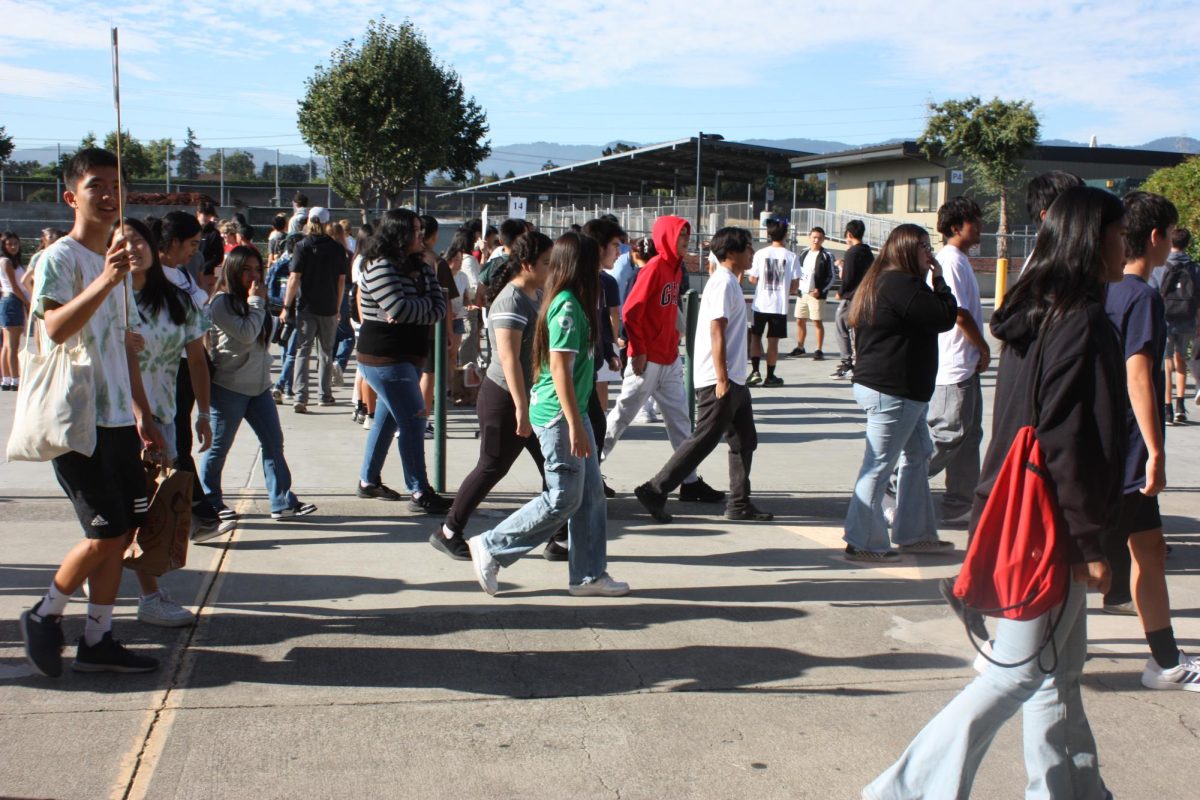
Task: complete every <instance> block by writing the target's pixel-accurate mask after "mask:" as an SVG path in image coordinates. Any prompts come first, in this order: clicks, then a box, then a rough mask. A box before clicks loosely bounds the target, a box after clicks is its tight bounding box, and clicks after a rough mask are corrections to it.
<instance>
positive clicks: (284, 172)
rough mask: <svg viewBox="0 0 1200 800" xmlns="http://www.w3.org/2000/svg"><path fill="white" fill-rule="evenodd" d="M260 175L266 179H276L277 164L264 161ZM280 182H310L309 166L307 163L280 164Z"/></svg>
mask: <svg viewBox="0 0 1200 800" xmlns="http://www.w3.org/2000/svg"><path fill="white" fill-rule="evenodd" d="M259 177H261V178H262V179H263V180H265V181H274V180H275V165H274V164H272V163H271V162H270V161H264V162H263V165H262V172H261V173H259ZM279 182H280V183H281V184H285V183H308V166H307V165H306V164H280V165H279Z"/></svg>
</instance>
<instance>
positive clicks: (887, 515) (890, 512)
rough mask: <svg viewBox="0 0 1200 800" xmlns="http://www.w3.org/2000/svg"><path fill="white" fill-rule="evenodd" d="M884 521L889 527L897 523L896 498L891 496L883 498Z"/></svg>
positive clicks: (886, 495) (887, 495)
mask: <svg viewBox="0 0 1200 800" xmlns="http://www.w3.org/2000/svg"><path fill="white" fill-rule="evenodd" d="M883 521H884V522H886V523H887V524H888V527H889V528H890V527H892V525H894V524H895V522H896V498H894V497H892V496H891V495H890V494H885V495H884V496H883Z"/></svg>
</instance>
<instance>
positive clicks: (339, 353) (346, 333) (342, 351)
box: [333, 291, 354, 372]
mask: <svg viewBox="0 0 1200 800" xmlns="http://www.w3.org/2000/svg"><path fill="white" fill-rule="evenodd" d="M333 347H334V351H333V352H334V355H333V360H334V361H336V362H337V365H338V366H339V367H341V368H342V371H343V372H345V371H346V366H347V365H348V364H349V363H350V354H351V353H353V352H354V328H353V327H352V326H351V325H350V292H349V291H347V292H346V293H345V294H344V295H342V310H341V311H340V312H338V324H337V338H336V339H335V344H334V346H333Z"/></svg>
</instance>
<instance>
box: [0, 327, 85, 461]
mask: <svg viewBox="0 0 1200 800" xmlns="http://www.w3.org/2000/svg"><path fill="white" fill-rule="evenodd" d="M26 333H27V336H26V337H25V346H24V347H23V348H22V349H21V354H20V358H21V384H20V390H19V391H18V393H17V411H16V414H15V415H14V417H13V427H12V435H11V436H9V438H8V448H7V452H8V460H9V461H49V460H50V459H52V458H54V457H56V456H61V455H62V454H63V453H67V452H70V451H72V450H74V451H75V452H77V453H82V454H83V455H85V456H90V455H91V454H92V453H93V452H95V450H96V390H95V375H94V373H93V368H92V359H91V357H90V356H89V355H88V353H87V349H86V348H85V347H84V345H83V339H82V334H81V335H79V336H75V337H72V338H71V339H70V340H69V341H67V342H65V343H63V344H55V343H54V342H53V341H52V340H51V339H50V337H49V336H47V335H45V329H44V327H43V323H42V321H41V319H39V318H38V317H37V316H36V315H34V314H33V313H32V312H31V313H30V315H29V327H28V329H27V330H26Z"/></svg>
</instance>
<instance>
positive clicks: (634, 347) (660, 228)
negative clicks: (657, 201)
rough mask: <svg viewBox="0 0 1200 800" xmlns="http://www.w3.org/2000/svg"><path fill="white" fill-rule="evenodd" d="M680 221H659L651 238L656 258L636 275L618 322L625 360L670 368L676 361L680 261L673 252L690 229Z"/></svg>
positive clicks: (662, 219) (656, 221)
mask: <svg viewBox="0 0 1200 800" xmlns="http://www.w3.org/2000/svg"><path fill="white" fill-rule="evenodd" d="M690 227H691V226H690V225H689V224H688V221H687V220H686V219H684V218H683V217H659V218H658V219H656V220H655V221H654V230H653V231H652V233H651V237H652V238H653V240H654V247H655V249H656V250H658V255H656V256H655V257H654V258H652V259H650V261H649V262H648V263H647V264H646V266H644V267H642V269H641V271H640V272H638V276H637V280H635V281H634V283H633V288H632V289H630V290H629V297H627V298H626V299H625V308H624V311H623V312H622V319H623V320H624V321H625V336H626V338H627V339H628V340H629V357H630V358H634V357H636V356H642V355H644V356H646V357H647V359H648V360H649V361H653V362H654V363H655V364H674V363H675V360H676V359H678V358H679V329H678V328H677V327H676V323H677V320H678V317H679V287H680V283H681V282H682V279H683V257H682V256H681V255H680V253H679V252H678V251H677V249H676V245H677V244H678V243H679V234H680V233H681V232H683V231H684V230H685V229H688V228H690Z"/></svg>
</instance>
